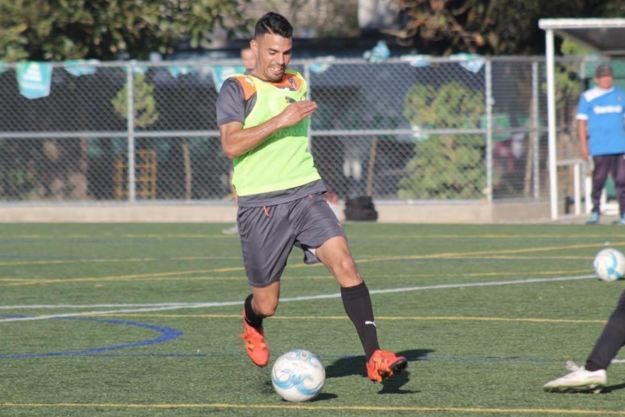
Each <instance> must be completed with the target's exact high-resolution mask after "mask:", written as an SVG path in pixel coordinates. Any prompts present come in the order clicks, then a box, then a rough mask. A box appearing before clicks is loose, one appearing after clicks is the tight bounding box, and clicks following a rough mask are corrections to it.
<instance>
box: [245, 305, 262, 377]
mask: <svg viewBox="0 0 625 417" xmlns="http://www.w3.org/2000/svg"><path fill="white" fill-rule="evenodd" d="M241 339H243V341H244V342H245V350H246V351H247V356H249V357H250V359H251V360H252V362H254V365H256V366H266V365H267V363H268V362H269V348H268V347H267V343H265V335H264V334H263V330H262V329H260V330H258V329H256V328H254V327H252V326H250V325H249V324H248V323H247V320H246V319H245V310H244V311H243V333H241Z"/></svg>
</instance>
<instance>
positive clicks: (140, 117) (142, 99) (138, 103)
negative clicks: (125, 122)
mask: <svg viewBox="0 0 625 417" xmlns="http://www.w3.org/2000/svg"><path fill="white" fill-rule="evenodd" d="M133 99H134V100H133V103H134V113H135V117H134V122H135V126H136V127H147V126H150V125H152V124H154V123H156V122H157V121H158V117H159V114H158V111H157V109H156V100H155V99H154V86H153V85H152V84H150V83H148V82H147V81H146V79H145V75H143V74H134V76H133ZM112 104H113V107H114V108H115V112H116V113H117V115H118V116H119V117H121V118H122V119H127V118H128V84H125V85H124V86H123V87H122V88H121V89H120V90H119V91H118V92H117V94H116V95H115V97H114V98H113V100H112Z"/></svg>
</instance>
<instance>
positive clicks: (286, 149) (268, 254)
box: [217, 12, 408, 382]
mask: <svg viewBox="0 0 625 417" xmlns="http://www.w3.org/2000/svg"><path fill="white" fill-rule="evenodd" d="M292 33H293V28H292V26H291V24H290V23H289V21H288V20H287V19H286V18H284V17H283V16H281V15H279V14H277V13H273V12H269V13H267V14H265V15H264V16H263V17H261V18H260V19H259V20H258V22H257V23H256V26H255V33H254V39H253V40H252V41H251V42H250V47H251V49H252V51H253V52H254V54H255V55H256V64H255V66H254V69H253V70H252V72H251V73H250V74H247V75H240V76H234V77H231V78H229V79H227V80H226V81H225V82H224V85H223V87H222V88H221V90H220V93H219V98H218V99H217V123H218V124H219V131H220V135H221V145H222V148H223V151H224V153H225V154H226V156H227V157H228V158H229V159H232V160H234V177H233V184H234V187H235V190H236V193H237V197H238V204H239V210H238V215H237V223H238V226H239V236H240V239H241V249H242V253H243V262H244V264H245V270H246V274H247V278H248V282H249V284H250V287H251V294H250V295H249V296H248V297H247V298H246V299H245V303H244V307H243V333H242V334H241V337H242V339H243V340H244V342H245V348H246V350H247V354H248V356H249V357H250V359H251V360H252V362H253V363H254V364H256V365H257V366H266V365H267V363H268V362H269V348H268V347H267V343H266V341H265V337H264V332H263V320H264V319H265V318H267V317H271V316H273V315H274V314H275V312H276V309H277V307H278V301H279V297H280V277H281V275H282V273H283V271H284V268H285V266H286V263H287V258H288V256H289V253H290V252H291V250H292V248H293V246H297V247H299V248H301V249H302V250H303V251H304V261H305V262H306V263H315V262H318V261H321V262H322V263H323V264H324V265H325V266H326V267H327V268H328V269H329V270H330V272H331V273H332V274H333V275H334V277H335V278H336V281H337V282H338V284H339V286H340V288H341V298H342V300H343V305H344V307H345V311H346V313H347V315H348V317H349V318H350V319H351V321H352V322H353V324H354V326H355V327H356V332H357V333H358V336H359V338H360V341H361V343H362V346H363V348H364V351H365V355H366V358H367V363H366V370H367V375H368V377H369V378H370V379H371V380H373V381H376V382H381V381H382V380H384V379H386V378H388V377H390V376H392V375H393V374H396V373H398V372H400V371H401V370H403V369H404V368H406V366H407V364H408V363H407V361H406V358H404V357H403V356H397V355H395V354H394V353H393V352H389V351H385V350H381V349H380V347H379V345H378V337H377V330H376V325H375V320H374V317H373V308H372V305H371V298H370V296H369V290H368V289H367V286H366V284H365V283H364V281H363V279H362V277H361V276H360V274H359V272H358V269H357V267H356V264H355V262H354V259H353V258H352V255H351V252H350V250H349V246H348V244H347V239H346V237H345V233H344V231H343V228H342V226H341V225H340V223H339V222H338V221H337V218H336V216H335V214H334V213H333V212H332V209H331V208H330V207H329V206H328V203H327V201H326V200H325V199H324V196H323V194H324V192H325V191H326V188H325V185H324V183H323V181H322V180H321V177H320V176H319V173H318V172H317V169H316V168H315V163H314V161H313V157H312V155H311V153H310V151H309V147H308V140H309V139H308V126H309V123H310V116H311V115H312V114H313V113H314V111H315V110H316V108H317V104H316V103H315V102H314V101H310V100H308V99H307V93H308V87H307V84H306V81H305V80H304V78H303V77H302V76H301V74H299V73H298V72H296V71H293V70H291V69H289V68H288V64H289V61H290V60H291V54H292Z"/></svg>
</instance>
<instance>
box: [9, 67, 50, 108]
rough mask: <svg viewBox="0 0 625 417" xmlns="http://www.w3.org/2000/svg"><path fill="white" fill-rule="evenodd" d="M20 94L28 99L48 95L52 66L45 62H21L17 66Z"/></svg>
mask: <svg viewBox="0 0 625 417" xmlns="http://www.w3.org/2000/svg"><path fill="white" fill-rule="evenodd" d="M16 76H17V84H18V85H19V89H20V94H21V95H23V96H24V97H26V98H28V99H35V98H41V97H47V96H49V95H50V80H51V79H52V65H51V64H49V63H46V62H22V63H21V64H19V65H18V66H17V72H16Z"/></svg>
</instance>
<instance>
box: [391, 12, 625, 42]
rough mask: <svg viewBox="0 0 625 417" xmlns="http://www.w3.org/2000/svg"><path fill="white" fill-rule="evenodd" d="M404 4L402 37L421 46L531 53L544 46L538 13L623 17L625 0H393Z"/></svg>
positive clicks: (399, 35) (393, 32) (399, 33)
mask: <svg viewBox="0 0 625 417" xmlns="http://www.w3.org/2000/svg"><path fill="white" fill-rule="evenodd" d="M395 1H397V3H398V4H399V6H400V8H401V10H402V16H403V17H402V22H401V28H400V29H399V30H389V31H388V33H389V34H391V35H393V36H395V37H396V38H397V39H398V41H399V42H400V43H403V44H405V45H412V46H414V47H416V48H417V49H418V50H419V51H420V52H423V53H432V54H450V53H455V52H473V53H481V54H527V53H541V52H543V51H544V32H543V31H542V30H541V29H540V28H539V27H538V19H540V18H548V17H554V18H555V17H620V16H622V15H623V13H625V3H623V1H622V0H550V1H543V0H395Z"/></svg>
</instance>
